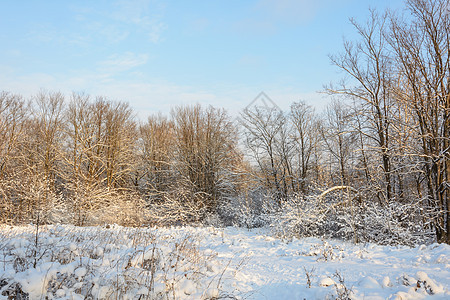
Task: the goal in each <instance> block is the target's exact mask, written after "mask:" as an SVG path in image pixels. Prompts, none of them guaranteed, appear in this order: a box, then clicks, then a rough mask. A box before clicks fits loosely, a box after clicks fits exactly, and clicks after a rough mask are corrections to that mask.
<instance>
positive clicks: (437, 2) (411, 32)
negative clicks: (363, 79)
mask: <svg viewBox="0 0 450 300" xmlns="http://www.w3.org/2000/svg"><path fill="white" fill-rule="evenodd" d="M407 7H408V9H409V11H410V12H411V14H412V19H411V21H408V22H407V21H402V20H401V19H400V18H398V17H395V16H393V17H392V26H391V36H390V40H391V44H392V46H393V48H394V50H395V54H396V58H397V61H398V63H399V72H400V81H401V82H402V83H403V84H402V85H400V86H399V89H398V90H397V96H398V98H399V101H401V102H403V103H405V104H406V105H405V106H406V107H409V108H410V109H411V110H412V111H413V112H414V115H415V121H416V124H417V126H415V127H412V128H411V129H412V130H416V131H417V135H418V139H419V141H420V144H421V149H420V151H418V152H416V153H415V154H416V155H417V156H419V157H420V158H421V159H422V161H423V172H424V174H425V179H426V188H427V194H428V204H429V206H431V207H433V208H436V209H437V211H438V213H437V215H436V217H437V218H436V220H435V221H434V225H435V228H436V235H437V238H438V241H441V242H447V243H449V242H450V217H449V206H450V197H449V183H448V182H449V174H450V163H449V158H450V150H449V149H450V148H449V147H450V141H449V136H450V14H449V2H448V0H409V1H407Z"/></svg>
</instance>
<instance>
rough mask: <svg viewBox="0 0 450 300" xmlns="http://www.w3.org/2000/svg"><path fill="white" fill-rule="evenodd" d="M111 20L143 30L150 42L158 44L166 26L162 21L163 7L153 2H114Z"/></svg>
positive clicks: (146, 0) (162, 3) (159, 3)
mask: <svg viewBox="0 0 450 300" xmlns="http://www.w3.org/2000/svg"><path fill="white" fill-rule="evenodd" d="M114 6H115V10H113V12H112V13H111V18H113V19H115V20H117V21H120V22H122V23H125V24H133V25H135V26H137V27H138V28H140V29H141V30H144V31H145V32H146V35H147V37H148V39H149V41H150V42H152V43H158V42H159V41H160V40H161V38H162V33H163V31H164V30H165V29H166V28H167V25H166V24H165V23H164V22H163V21H162V19H163V16H164V10H165V5H164V2H162V1H155V0H132V1H130V0H126V1H124V0H121V1H116V2H115V4H114Z"/></svg>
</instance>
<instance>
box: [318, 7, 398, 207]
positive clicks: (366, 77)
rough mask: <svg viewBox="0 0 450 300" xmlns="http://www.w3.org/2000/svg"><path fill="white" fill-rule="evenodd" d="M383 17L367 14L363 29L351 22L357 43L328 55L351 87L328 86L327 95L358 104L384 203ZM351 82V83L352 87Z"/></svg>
mask: <svg viewBox="0 0 450 300" xmlns="http://www.w3.org/2000/svg"><path fill="white" fill-rule="evenodd" d="M387 20H388V18H387V15H386V14H385V15H382V16H380V15H379V14H378V13H376V12H375V11H373V10H372V11H371V16H370V18H369V21H368V22H367V24H366V25H365V26H362V25H359V24H358V23H356V21H354V20H351V22H352V24H353V25H354V27H355V28H356V30H357V32H358V34H359V36H360V38H361V41H360V42H358V43H351V42H348V41H346V42H345V43H344V49H345V51H344V53H343V54H342V55H340V56H331V57H330V58H331V61H332V63H333V64H334V65H336V66H337V67H339V68H340V69H342V70H343V71H345V73H346V74H347V75H349V76H350V78H351V80H352V81H351V85H350V86H348V85H347V84H345V83H344V82H342V83H341V84H340V86H339V87H332V86H331V87H329V88H327V91H328V92H329V93H331V94H342V95H345V96H347V97H350V98H353V99H357V100H359V101H360V102H361V103H362V106H361V110H362V111H363V114H362V115H361V116H360V118H361V117H364V119H365V120H363V122H364V123H367V124H368V126H367V128H366V129H367V130H365V131H363V132H362V134H365V135H367V136H368V137H369V138H370V139H372V141H373V142H374V149H375V151H376V152H377V153H378V154H379V157H380V160H381V168H382V170H383V174H384V183H385V189H384V190H385V195H384V198H385V201H387V202H388V201H390V200H391V199H392V198H393V194H392V182H391V180H392V179H391V173H392V170H391V153H390V144H389V142H390V140H389V139H390V124H391V122H392V117H391V115H392V113H391V111H390V108H391V106H392V102H393V97H392V95H391V85H392V74H393V69H392V62H391V57H390V56H389V54H388V49H387V47H388V43H387V41H386V39H385V31H386V26H387V25H386V23H387ZM353 83H354V84H353Z"/></svg>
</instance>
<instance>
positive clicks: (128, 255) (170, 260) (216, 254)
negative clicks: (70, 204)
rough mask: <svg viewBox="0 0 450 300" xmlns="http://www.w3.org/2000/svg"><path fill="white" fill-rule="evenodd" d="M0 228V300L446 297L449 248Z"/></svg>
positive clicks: (261, 236) (178, 231) (173, 231)
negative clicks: (13, 299) (37, 231)
mask: <svg viewBox="0 0 450 300" xmlns="http://www.w3.org/2000/svg"><path fill="white" fill-rule="evenodd" d="M35 233H36V228H35V227H33V226H24V227H10V226H5V225H0V299H11V298H14V297H15V298H16V299H27V298H29V299H45V297H48V299H84V298H91V299H214V298H216V299H217V298H222V299H241V298H245V299H336V298H338V299H347V297H348V296H349V297H350V298H351V299H426V298H430V299H450V246H448V245H438V244H433V245H428V246H425V245H422V246H419V247H416V248H408V247H401V246H399V247H392V246H379V245H375V244H366V245H354V244H351V243H345V242H341V241H335V240H327V241H324V240H321V239H317V238H306V239H293V240H290V241H283V240H280V239H276V238H274V237H272V236H271V235H270V234H269V232H268V231H267V230H263V229H258V230H250V231H249V230H246V229H240V228H225V229H217V228H212V227H207V228H193V227H182V228H159V229H155V228H150V229H142V228H140V229H136V228H124V227H120V226H115V225H113V226H106V227H84V228H80V227H74V226H69V225H49V226H42V227H41V228H40V230H39V234H38V236H37V240H36V234H35Z"/></svg>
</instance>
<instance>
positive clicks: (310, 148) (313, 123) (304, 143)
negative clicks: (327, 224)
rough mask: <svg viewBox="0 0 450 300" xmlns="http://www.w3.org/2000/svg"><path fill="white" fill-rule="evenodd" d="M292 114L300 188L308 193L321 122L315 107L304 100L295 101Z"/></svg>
mask: <svg viewBox="0 0 450 300" xmlns="http://www.w3.org/2000/svg"><path fill="white" fill-rule="evenodd" d="M290 116H291V120H292V123H293V125H294V135H293V138H294V141H295V145H296V147H295V152H296V156H297V161H298V166H297V177H298V183H299V188H298V190H299V191H301V192H302V193H306V191H307V186H308V173H309V172H310V171H311V169H312V167H313V158H314V157H313V156H314V155H315V149H316V148H317V146H318V143H319V141H320V134H319V124H318V120H317V117H316V115H315V113H314V109H313V108H312V107H311V106H310V105H307V104H306V103H305V102H303V101H300V102H294V103H293V104H292V105H291V115H290ZM316 162H317V158H316Z"/></svg>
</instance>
